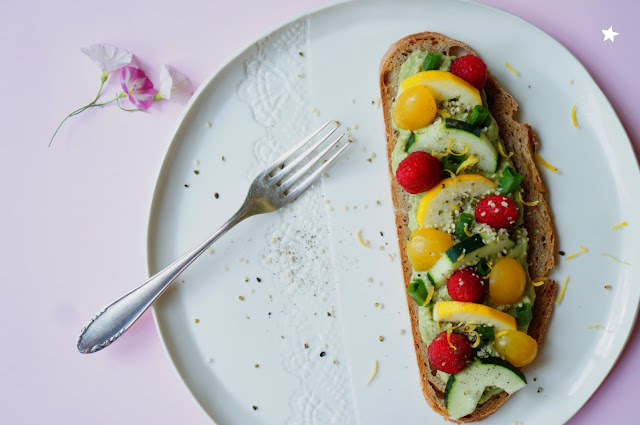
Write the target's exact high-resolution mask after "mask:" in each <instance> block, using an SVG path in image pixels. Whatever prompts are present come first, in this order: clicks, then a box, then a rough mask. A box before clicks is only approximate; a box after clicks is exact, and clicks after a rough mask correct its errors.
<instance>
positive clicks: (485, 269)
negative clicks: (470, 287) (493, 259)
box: [476, 258, 491, 277]
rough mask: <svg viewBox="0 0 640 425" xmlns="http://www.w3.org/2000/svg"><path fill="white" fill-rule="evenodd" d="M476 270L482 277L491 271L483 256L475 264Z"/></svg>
mask: <svg viewBox="0 0 640 425" xmlns="http://www.w3.org/2000/svg"><path fill="white" fill-rule="evenodd" d="M476 271H477V272H478V274H479V275H480V276H482V277H485V276H489V273H491V268H489V263H487V260H485V259H484V258H483V259H482V260H480V262H479V263H478V264H477V265H476Z"/></svg>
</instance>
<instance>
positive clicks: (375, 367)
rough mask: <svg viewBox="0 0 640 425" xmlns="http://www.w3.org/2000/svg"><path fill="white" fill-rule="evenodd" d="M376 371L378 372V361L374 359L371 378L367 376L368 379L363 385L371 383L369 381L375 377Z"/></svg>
mask: <svg viewBox="0 0 640 425" xmlns="http://www.w3.org/2000/svg"><path fill="white" fill-rule="evenodd" d="M377 373H378V361H377V360H374V363H373V373H372V374H371V378H369V380H368V381H367V384H366V385H365V386H368V385H369V384H370V383H371V381H373V378H375V377H376V374H377Z"/></svg>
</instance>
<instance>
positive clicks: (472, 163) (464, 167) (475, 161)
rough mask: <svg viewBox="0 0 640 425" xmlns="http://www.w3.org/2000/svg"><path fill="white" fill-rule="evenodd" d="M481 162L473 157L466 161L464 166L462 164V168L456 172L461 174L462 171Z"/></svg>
mask: <svg viewBox="0 0 640 425" xmlns="http://www.w3.org/2000/svg"><path fill="white" fill-rule="evenodd" d="M479 161H480V160H479V159H478V158H477V157H475V156H474V155H471V156H470V157H469V158H467V159H465V160H464V162H463V163H462V164H460V166H459V167H458V169H457V170H456V174H458V173H460V171H464V170H465V169H467V168H469V167H471V166H472V165H476V164H477V163H478V162H479Z"/></svg>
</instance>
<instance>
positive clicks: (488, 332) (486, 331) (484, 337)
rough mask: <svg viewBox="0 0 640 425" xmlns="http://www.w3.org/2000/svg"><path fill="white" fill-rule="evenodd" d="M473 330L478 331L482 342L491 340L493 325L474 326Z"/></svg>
mask: <svg viewBox="0 0 640 425" xmlns="http://www.w3.org/2000/svg"><path fill="white" fill-rule="evenodd" d="M475 331H476V332H478V335H480V340H481V341H483V342H487V341H491V340H492V339H493V335H494V330H493V326H476V329H475Z"/></svg>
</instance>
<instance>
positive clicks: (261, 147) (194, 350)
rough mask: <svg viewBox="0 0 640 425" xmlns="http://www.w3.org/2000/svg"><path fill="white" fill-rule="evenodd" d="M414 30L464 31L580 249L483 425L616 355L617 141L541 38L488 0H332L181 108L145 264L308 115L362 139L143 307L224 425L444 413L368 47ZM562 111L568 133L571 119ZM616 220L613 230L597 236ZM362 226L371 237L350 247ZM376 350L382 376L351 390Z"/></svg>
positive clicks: (626, 177)
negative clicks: (282, 206)
mask: <svg viewBox="0 0 640 425" xmlns="http://www.w3.org/2000/svg"><path fill="white" fill-rule="evenodd" d="M425 30H431V31H438V32H442V33H444V34H446V35H448V36H450V37H453V38H457V39H460V40H463V41H465V42H468V43H469V44H470V45H471V46H472V47H473V48H474V49H476V50H477V51H478V52H479V54H480V55H481V56H482V57H483V59H484V60H485V61H486V62H487V64H488V66H489V68H490V69H491V72H492V75H494V76H495V77H496V78H497V79H498V80H499V81H500V83H501V84H502V85H503V86H505V87H506V89H507V90H508V91H509V92H510V93H512V94H513V95H514V97H515V98H516V99H517V100H518V102H519V103H520V106H521V110H520V119H521V120H522V121H525V122H529V123H530V124H531V125H532V126H533V128H534V129H535V131H536V132H537V134H538V136H539V139H540V140H541V143H542V150H541V152H540V153H541V155H542V156H543V157H545V158H546V159H547V160H548V161H549V162H551V163H552V164H554V165H555V166H557V167H558V168H559V169H560V170H561V171H560V173H558V174H553V173H551V172H549V171H548V170H546V169H543V170H542V174H543V177H544V179H545V182H546V184H547V186H548V188H549V192H550V194H551V205H552V209H553V211H554V213H555V224H556V228H557V231H558V246H559V249H562V250H564V251H566V252H567V254H571V253H573V252H575V251H578V250H579V248H578V246H579V245H583V246H586V247H588V248H589V252H588V253H586V254H583V255H581V256H579V257H576V258H575V259H572V260H563V259H560V261H559V265H558V267H557V268H556V269H555V270H554V272H553V274H552V276H551V277H553V278H555V279H556V280H557V281H559V282H562V281H563V280H564V278H565V276H570V279H569V283H568V287H567V290H566V294H565V297H564V299H563V300H562V302H561V303H560V304H559V305H558V306H557V308H556V311H555V313H554V316H553V320H552V323H551V327H550V329H549V331H548V336H547V339H546V342H545V345H544V347H543V349H542V351H541V354H540V355H539V357H538V358H537V359H536V360H535V362H534V363H533V364H532V365H531V366H529V367H528V368H527V369H526V374H527V376H528V377H529V379H530V382H531V384H530V385H528V386H527V387H526V388H525V389H523V390H522V391H520V392H518V393H517V395H515V396H514V397H513V398H512V399H511V400H510V401H509V402H508V403H507V404H506V405H505V406H504V407H503V408H502V409H500V410H499V411H498V412H497V413H496V414H495V415H493V416H491V417H490V418H489V419H488V420H487V421H486V423H490V424H498V423H500V424H505V423H512V422H513V421H515V420H519V421H523V422H524V423H526V424H527V425H533V424H543V423H544V424H551V423H563V422H565V421H566V420H568V419H569V418H570V417H571V416H572V415H573V414H574V413H575V412H576V411H577V410H578V409H579V408H580V407H581V406H582V405H583V404H584V403H585V402H586V400H587V399H588V398H589V397H590V396H591V394H593V392H594V391H595V389H596V388H597V387H598V386H599V385H600V383H601V382H602V381H603V380H604V378H605V377H606V375H607V373H608V372H609V370H610V369H611V367H612V365H613V364H614V362H615V360H616V358H617V357H618V355H619V354H620V352H621V350H622V347H623V346H624V344H625V342H626V340H627V337H628V335H629V332H630V329H631V326H632V324H633V322H634V318H635V315H636V310H637V305H638V298H639V292H638V291H639V288H640V287H638V286H637V285H632V284H631V283H632V282H631V279H630V277H631V276H632V275H633V274H634V271H635V275H637V274H638V271H637V268H638V264H640V251H638V250H637V249H634V248H635V245H634V244H635V243H637V242H635V241H637V240H640V234H639V231H638V227H636V223H635V222H634V221H633V217H634V212H635V211H638V210H639V209H640V208H639V206H638V200H637V197H634V196H632V194H634V193H635V191H636V189H635V188H637V187H640V178H639V173H638V167H637V165H636V162H635V157H634V155H633V152H632V150H631V146H630V142H629V139H628V137H627V136H626V134H625V132H624V130H623V128H622V126H621V124H620V122H619V120H618V118H617V117H616V115H615V113H614V111H613V110H612V108H611V106H610V104H609V102H608V101H607V100H606V98H605V96H604V95H603V93H602V92H601V91H600V89H599V88H598V87H597V85H596V84H595V83H594V81H593V80H592V79H591V78H590V76H589V75H588V74H587V72H586V71H585V69H584V68H583V67H582V66H581V65H580V63H578V61H577V60H576V59H575V58H574V57H573V56H572V55H571V54H569V53H568V52H567V51H566V50H565V49H564V48H563V47H562V46H561V45H560V44H558V43H557V42H556V41H554V40H553V39H552V38H551V37H549V36H547V35H545V34H544V33H543V32H542V31H540V30H538V29H536V28H535V27H533V26H531V25H529V24H528V23H526V22H525V21H523V20H521V19H519V18H516V17H514V16H511V15H509V14H506V13H504V12H501V11H498V10H495V9H493V8H490V7H487V6H485V5H480V4H476V3H472V2H468V1H451V0H448V1H444V0H443V1H435V0H434V1H424V0H420V1H409V0H405V1H401V2H399V1H396V2H383V1H368V2H352V3H343V4H335V5H332V6H330V7H327V8H324V9H321V10H318V11H316V12H313V13H311V14H309V15H306V16H304V17H302V18H300V19H299V20H296V21H295V22H293V23H290V24H287V25H285V26H284V27H282V28H280V29H278V30H276V31H274V32H273V33H271V34H270V35H268V36H267V37H266V38H264V39H262V40H260V41H258V42H256V43H254V44H252V45H250V46H249V47H248V48H247V49H246V50H245V51H243V52H242V53H240V54H239V55H238V56H237V57H235V58H234V59H233V60H232V61H230V62H229V63H228V64H227V65H225V66H224V67H223V68H222V69H220V70H219V71H218V72H217V73H215V74H214V75H213V76H212V77H211V79H210V80H209V81H208V82H207V83H205V84H204V85H203V86H202V87H201V88H200V90H199V91H198V93H197V95H196V96H194V99H193V100H192V102H191V104H190V106H189V107H188V109H187V110H186V112H185V115H184V117H183V119H182V121H181V123H180V125H179V126H178V128H177V130H176V132H175V134H174V136H173V141H172V143H171V147H170V149H169V152H168V153H167V156H166V159H165V162H164V165H163V168H162V172H161V173H160V177H159V179H158V184H157V188H156V192H155V197H154V202H153V208H152V213H151V218H150V225H149V270H150V273H155V272H156V271H158V270H159V269H160V268H161V267H162V266H164V265H166V264H168V263H169V262H171V261H172V260H173V259H174V258H176V257H178V256H179V255H180V254H181V253H183V252H184V251H186V250H187V249H188V248H190V247H191V246H193V245H194V244H195V243H196V242H198V241H200V240H201V239H202V238H203V237H204V236H205V235H207V234H209V233H211V232H212V231H214V230H215V229H216V228H217V227H218V226H219V225H220V224H222V223H223V222H224V221H225V220H226V219H227V218H228V217H229V216H230V215H231V214H232V213H233V212H234V211H235V209H236V208H237V207H238V206H239V205H240V203H241V201H242V199H243V197H244V195H245V193H246V189H247V187H248V185H249V182H250V180H251V179H252V178H253V176H254V175H255V174H256V173H257V172H258V171H259V170H260V169H261V168H262V167H264V165H266V164H267V163H268V162H269V161H270V160H271V159H273V158H274V157H275V155H277V154H278V153H280V152H281V151H283V150H284V149H285V148H286V147H287V146H289V145H290V144H291V143H293V141H295V140H297V139H298V138H299V137H301V136H303V135H304V134H306V133H307V131H308V130H310V129H312V128H314V127H315V124H316V123H319V122H321V121H324V120H327V119H337V120H340V121H341V122H342V123H343V124H344V126H349V127H350V128H352V131H351V133H352V136H353V137H355V138H356V139H357V140H356V142H355V143H354V144H353V146H352V147H350V148H349V149H348V150H347V155H346V156H345V158H343V159H342V160H341V161H340V162H338V163H337V164H336V165H335V166H334V167H333V168H332V169H331V170H330V171H329V176H328V177H326V178H324V179H323V181H322V182H321V183H320V184H317V185H316V187H314V188H313V189H312V190H310V191H309V192H307V193H306V194H305V195H304V196H303V197H301V199H299V200H298V201H297V202H296V203H294V204H293V205H292V209H291V210H285V211H281V212H278V213H274V214H271V215H266V216H259V217H254V218H251V219H249V220H247V221H246V222H244V223H242V224H240V225H239V226H238V227H237V228H235V229H234V230H233V231H232V232H230V233H229V234H228V235H226V236H225V237H224V238H223V239H222V240H221V241H219V242H218V243H217V245H216V246H215V247H214V249H215V253H213V254H206V255H205V257H204V258H202V259H200V260H199V261H197V262H196V263H195V264H194V265H193V266H192V267H191V268H190V269H189V270H188V271H187V272H186V273H185V274H184V275H183V277H182V278H181V279H180V281H181V283H178V284H177V285H176V286H175V287H173V288H171V289H170V290H169V291H168V292H167V293H166V294H165V295H164V296H163V297H162V298H161V299H160V300H159V301H158V303H157V304H156V306H155V309H154V311H155V317H156V320H157V324H158V329H159V331H160V334H161V335H162V339H163V341H164V343H165V346H166V348H167V351H168V353H169V355H170V357H171V360H172V361H173V363H174V364H175V366H176V368H177V370H178V372H179V373H180V375H181V376H182V378H183V380H184V381H185V383H186V384H187V386H188V388H189V390H190V391H191V392H192V393H193V395H194V396H195V398H196V399H197V401H198V402H199V403H200V405H201V406H202V407H203V409H204V410H205V411H206V412H207V413H208V414H209V415H210V416H211V417H212V418H213V419H214V420H215V421H216V422H217V423H219V424H220V425H232V424H247V423H259V424H283V423H289V424H328V423H336V424H357V423H360V424H388V423H403V424H407V425H409V424H424V423H442V422H443V421H442V419H441V418H440V417H439V416H438V415H436V414H435V413H433V412H432V411H431V409H430V408H429V407H428V406H427V404H426V403H425V401H424V400H423V398H422V393H421V390H420V386H419V380H418V373H417V367H416V363H415V354H414V351H413V347H412V340H411V336H410V332H408V331H409V318H408V314H407V308H406V305H405V303H406V301H405V295H404V293H403V292H404V291H403V284H402V274H401V266H400V263H399V261H398V259H397V258H398V252H397V242H396V239H395V236H394V222H393V214H392V208H391V200H390V196H389V176H388V172H387V165H386V159H385V149H384V145H385V140H384V131H383V123H382V113H381V110H380V109H379V108H378V107H377V99H378V97H379V94H378V86H377V74H378V65H379V62H380V58H381V57H382V55H383V53H384V52H385V51H386V49H387V47H388V46H389V45H390V44H391V43H393V42H394V41H396V40H397V39H399V38H401V37H403V36H405V35H407V34H411V33H414V32H420V31H425ZM514 34H517V37H515V36H514ZM516 39H517V42H516V41H515V40H516ZM539 52H544V60H541V59H540V55H539ZM506 61H508V62H509V64H511V65H512V66H513V67H514V68H516V69H517V70H518V71H520V75H519V76H515V75H514V74H512V73H511V72H509V71H508V70H507V68H506V67H505V66H504V63H505V62H506ZM550 64H551V65H552V66H549V65H550ZM570 80H573V81H574V83H573V84H570V83H569V81H570ZM574 104H577V105H578V121H579V122H580V129H575V128H573V126H572V124H571V119H570V111H571V107H572V106H573V105H574ZM207 122H210V123H211V127H208V126H207V125H206V123H207ZM356 126H357V129H355V128H356ZM354 129H355V130H354ZM373 154H375V157H373ZM223 156H224V161H223V159H222V157H223ZM369 160H370V161H369ZM196 161H199V162H196ZM196 164H197V165H196ZM194 170H198V171H199V174H195V173H194ZM185 185H188V186H189V187H185ZM215 193H218V195H219V197H218V198H216V197H215V196H214V194H215ZM327 201H328V202H327ZM623 220H628V221H629V223H630V224H629V226H628V227H625V228H624V229H622V230H611V227H612V226H613V225H615V224H617V223H619V222H621V221H623ZM358 229H362V236H363V238H364V239H367V240H369V241H370V243H371V248H365V247H363V246H361V245H360V244H359V243H358V242H357V240H356V236H355V235H356V232H357V230H358ZM603 253H608V254H611V255H613V256H614V257H616V258H619V259H622V260H624V261H627V262H630V263H631V264H632V265H630V266H628V265H623V264H620V263H617V262H615V261H613V260H611V259H610V258H607V257H605V256H602V255H601V254H603ZM389 254H391V256H395V259H393V260H392V259H391V257H390V255H389ZM258 278H260V281H258ZM182 282H184V283H182ZM379 282H382V284H380V283H379ZM605 285H611V286H612V289H611V290H606V289H605V288H604V286H605ZM240 296H242V297H244V299H243V300H240V299H239V297H240ZM375 303H378V305H379V307H374V304H375ZM380 305H383V307H382V308H381V307H380ZM196 319H198V320H199V322H198V323H196ZM594 325H599V326H600V328H592V329H587V328H585V326H594ZM402 330H407V333H406V334H404V335H402V334H401V331H402ZM379 336H383V337H384V341H382V342H381V341H380V340H379ZM323 353H324V354H323ZM374 361H377V362H378V364H379V370H378V374H377V376H376V377H375V379H374V380H373V381H372V383H371V384H370V385H369V386H366V385H365V384H366V383H367V381H368V380H369V377H370V375H371V374H372V371H373V367H374ZM256 364H257V365H259V367H255V365H256ZM534 377H535V378H536V381H535V382H534V381H533V378H534ZM538 387H542V388H543V391H542V392H540V393H538V392H537V389H538ZM253 406H256V407H257V410H254V409H253ZM532 406H535V408H532Z"/></svg>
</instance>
